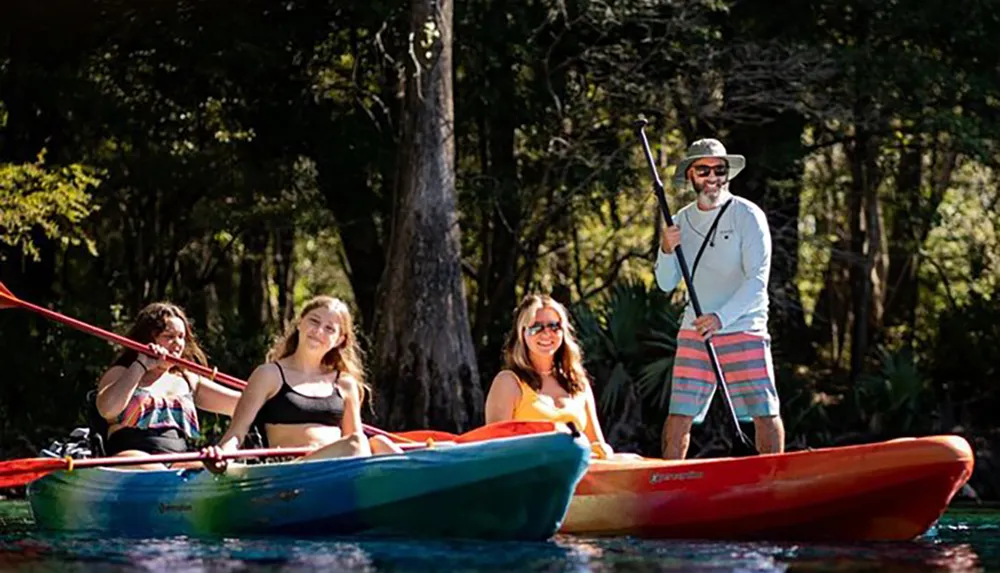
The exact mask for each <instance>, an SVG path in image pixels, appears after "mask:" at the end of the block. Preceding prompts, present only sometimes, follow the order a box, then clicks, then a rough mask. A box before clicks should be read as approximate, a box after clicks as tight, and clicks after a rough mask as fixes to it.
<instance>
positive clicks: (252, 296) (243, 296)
mask: <svg viewBox="0 0 1000 573" xmlns="http://www.w3.org/2000/svg"><path fill="white" fill-rule="evenodd" d="M267 241H268V233H267V231H266V230H265V229H263V228H260V227H259V226H256V225H255V226H254V227H253V228H251V229H249V230H248V231H247V232H246V234H245V235H244V242H245V249H246V252H245V253H244V255H243V259H242V260H241V261H240V284H239V291H238V295H237V296H238V299H237V300H238V303H237V304H238V312H239V317H240V324H241V325H242V327H243V329H244V332H246V333H257V332H261V331H262V329H263V328H264V325H265V324H266V323H267V318H268V312H267V298H266V296H265V293H266V292H267V275H266V270H265V269H266V267H265V260H264V259H265V257H266V256H267Z"/></svg>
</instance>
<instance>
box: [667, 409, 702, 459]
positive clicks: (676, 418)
mask: <svg viewBox="0 0 1000 573" xmlns="http://www.w3.org/2000/svg"><path fill="white" fill-rule="evenodd" d="M693 420H694V418H692V417H691V416H682V415H680V414H670V415H668V416H667V421H666V423H664V424H663V434H662V435H661V437H660V447H661V448H662V450H663V458H664V459H667V460H683V459H684V458H685V457H686V456H687V451H688V446H690V445H691V422H692V421H693Z"/></svg>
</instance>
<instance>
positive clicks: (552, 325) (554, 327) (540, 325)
mask: <svg viewBox="0 0 1000 573" xmlns="http://www.w3.org/2000/svg"><path fill="white" fill-rule="evenodd" d="M546 328H548V329H549V332H552V333H556V332H560V331H562V324H560V323H558V322H536V323H534V324H532V325H531V326H529V327H527V328H525V329H524V331H525V332H527V333H528V334H529V335H530V336H534V335H536V334H539V333H540V332H542V331H543V330H545V329H546Z"/></svg>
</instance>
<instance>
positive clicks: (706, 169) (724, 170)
mask: <svg viewBox="0 0 1000 573" xmlns="http://www.w3.org/2000/svg"><path fill="white" fill-rule="evenodd" d="M691 169H692V170H694V174H695V175H697V176H698V177H708V174H709V173H711V172H713V171H714V172H715V175H716V176H718V177H725V176H726V175H729V166H728V165H695V166H694V167H692V168H691Z"/></svg>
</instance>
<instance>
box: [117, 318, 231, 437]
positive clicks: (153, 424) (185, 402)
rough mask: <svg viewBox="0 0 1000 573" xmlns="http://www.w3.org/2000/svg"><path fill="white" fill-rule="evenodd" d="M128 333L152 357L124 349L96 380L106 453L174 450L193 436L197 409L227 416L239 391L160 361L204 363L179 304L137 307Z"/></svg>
mask: <svg viewBox="0 0 1000 573" xmlns="http://www.w3.org/2000/svg"><path fill="white" fill-rule="evenodd" d="M127 337H128V338H130V339H132V340H135V341H138V342H142V343H146V344H149V347H150V348H151V349H152V350H153V352H154V353H155V354H156V355H157V357H156V358H153V357H150V356H148V355H146V354H141V353H138V352H136V351H134V350H126V351H125V352H123V353H122V354H121V355H120V356H119V357H118V358H117V359H116V360H115V361H114V363H113V364H112V366H111V368H110V369H109V370H108V371H107V372H105V373H104V375H103V376H102V377H101V380H100V382H99V384H98V390H97V410H98V412H100V414H101V416H102V417H103V418H104V419H105V420H106V421H107V422H108V441H107V445H106V449H107V453H108V454H109V455H130V456H142V455H149V454H161V453H178V452H184V451H187V449H188V440H189V439H194V438H198V437H199V436H200V430H199V427H198V411H197V409H198V408H201V409H204V410H207V411H209V412H215V413H218V414H224V415H226V416H232V414H233V409H234V408H235V407H236V402H237V401H238V400H239V393H238V392H236V391H234V390H230V389H228V388H225V387H223V386H221V385H219V384H217V383H215V382H212V381H210V380H208V379H206V378H203V377H201V376H199V375H197V374H193V373H191V372H187V371H184V370H182V369H180V368H178V367H176V366H174V365H172V364H171V363H170V362H168V361H167V360H165V357H166V356H167V355H168V354H171V355H174V356H179V357H181V358H185V359H187V360H190V361H193V362H197V363H199V364H206V363H207V360H206V359H205V354H204V352H202V350H201V348H200V347H199V346H198V342H197V340H196V339H195V338H194V336H193V334H192V333H191V327H190V325H189V323H188V319H187V317H186V316H185V314H184V311H182V310H181V309H180V308H179V307H177V306H176V305H173V304H169V303H163V302H157V303H153V304H150V305H149V306H147V307H146V308H144V309H142V311H140V312H139V314H138V315H137V316H136V319H135V324H134V325H133V326H132V328H131V330H130V331H129V333H128V335H127Z"/></svg>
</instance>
